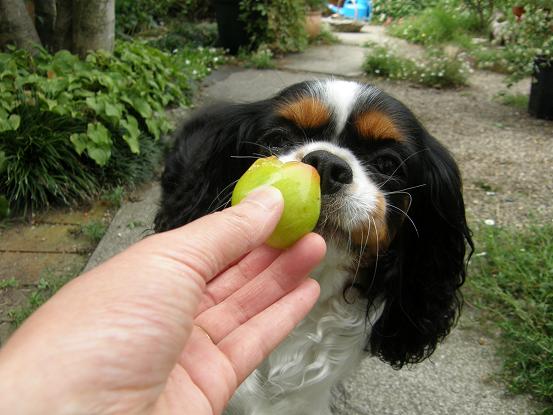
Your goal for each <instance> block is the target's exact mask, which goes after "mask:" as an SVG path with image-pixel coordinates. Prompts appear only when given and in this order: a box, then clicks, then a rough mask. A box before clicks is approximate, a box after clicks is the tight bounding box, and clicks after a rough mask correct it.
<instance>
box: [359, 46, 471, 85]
mask: <svg viewBox="0 0 553 415" xmlns="http://www.w3.org/2000/svg"><path fill="white" fill-rule="evenodd" d="M363 68H364V70H365V72H366V73H368V74H370V75H375V76H378V77H384V78H389V79H398V80H409V81H412V82H416V83H418V84H421V85H425V86H430V87H434V88H454V87H459V86H463V85H466V83H467V74H468V71H469V68H468V66H467V64H466V63H465V62H464V61H463V60H461V59H460V58H458V57H455V58H452V57H449V56H447V55H446V54H445V53H443V52H442V51H440V50H431V51H429V52H428V55H427V57H426V59H425V61H424V62H416V61H414V60H411V59H407V58H402V57H399V56H397V55H395V54H394V53H393V52H391V51H390V50H389V49H388V48H385V47H375V48H373V49H372V50H371V52H370V53H369V54H368V55H367V57H366V59H365V63H364V65H363Z"/></svg>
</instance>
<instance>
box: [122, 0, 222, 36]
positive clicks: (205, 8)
mask: <svg viewBox="0 0 553 415" xmlns="http://www.w3.org/2000/svg"><path fill="white" fill-rule="evenodd" d="M115 16H116V28H117V31H118V32H119V33H120V34H122V33H124V34H128V35H134V34H136V33H139V32H142V31H145V30H148V29H151V28H156V27H158V26H160V25H162V24H163V23H164V22H165V21H167V20H170V19H178V20H179V21H180V22H181V24H182V25H183V26H184V25H187V24H188V22H187V21H190V20H199V19H205V18H209V17H212V16H213V7H212V5H211V2H210V1H201V0H117V1H116V2H115ZM183 20H184V22H183Z"/></svg>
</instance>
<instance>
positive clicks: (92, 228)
mask: <svg viewBox="0 0 553 415" xmlns="http://www.w3.org/2000/svg"><path fill="white" fill-rule="evenodd" d="M106 231H107V226H106V224H105V223H103V222H101V221H92V222H90V223H87V224H86V225H83V226H82V229H81V232H82V234H83V235H84V236H85V237H86V238H87V239H88V240H90V241H91V242H92V243H93V244H97V243H98V242H100V241H101V240H102V238H103V236H104V235H105V233H106Z"/></svg>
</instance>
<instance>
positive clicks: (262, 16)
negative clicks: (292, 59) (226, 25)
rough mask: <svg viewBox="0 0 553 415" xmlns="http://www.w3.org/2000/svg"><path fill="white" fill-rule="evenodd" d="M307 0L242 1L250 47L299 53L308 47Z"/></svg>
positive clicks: (241, 15)
mask: <svg viewBox="0 0 553 415" xmlns="http://www.w3.org/2000/svg"><path fill="white" fill-rule="evenodd" d="M305 10H306V4H305V0H299V1H296V0H274V1H269V0H263V1H258V0H241V1H240V11H241V14H240V19H241V20H242V21H243V22H244V24H245V28H246V32H247V33H248V36H249V38H250V43H251V45H250V46H251V49H252V50H256V49H257V48H258V47H259V46H260V45H262V44H264V45H267V46H268V47H269V48H270V49H271V50H272V51H274V52H276V53H284V52H298V51H301V50H303V49H305V47H306V46H307V32H306V30H305V13H306V12H305Z"/></svg>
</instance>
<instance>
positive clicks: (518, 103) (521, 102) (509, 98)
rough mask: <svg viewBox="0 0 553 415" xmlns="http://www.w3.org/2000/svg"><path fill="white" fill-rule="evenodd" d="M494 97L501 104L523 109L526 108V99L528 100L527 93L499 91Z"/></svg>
mask: <svg viewBox="0 0 553 415" xmlns="http://www.w3.org/2000/svg"><path fill="white" fill-rule="evenodd" d="M496 99H497V100H498V101H499V102H500V103H502V104H503V105H508V106H510V107H515V108H517V109H519V110H523V111H525V110H527V109H528V100H529V97H528V95H524V94H511V93H508V92H501V93H499V94H498V95H497V97H496Z"/></svg>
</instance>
